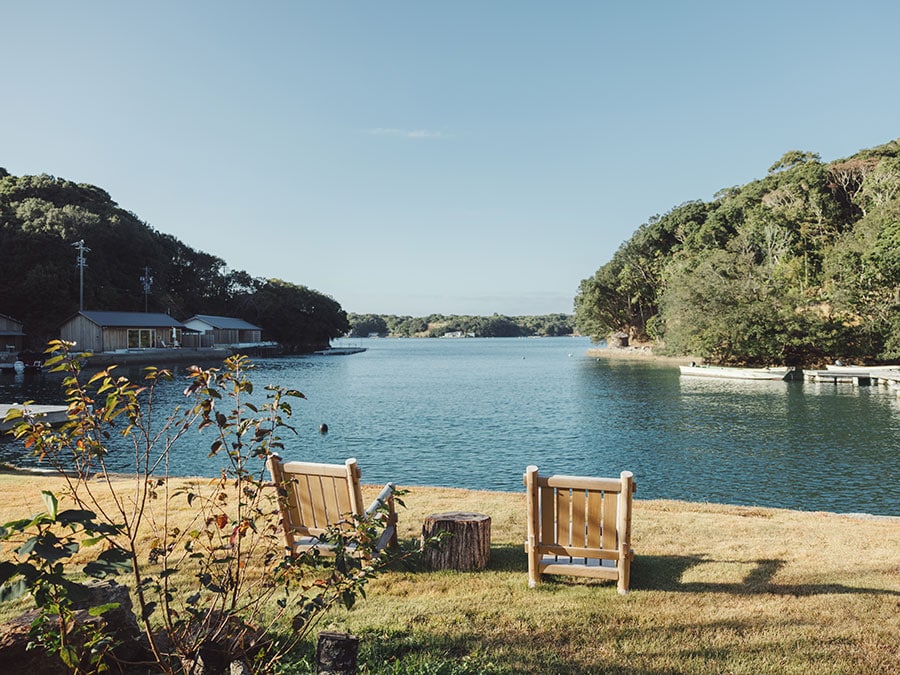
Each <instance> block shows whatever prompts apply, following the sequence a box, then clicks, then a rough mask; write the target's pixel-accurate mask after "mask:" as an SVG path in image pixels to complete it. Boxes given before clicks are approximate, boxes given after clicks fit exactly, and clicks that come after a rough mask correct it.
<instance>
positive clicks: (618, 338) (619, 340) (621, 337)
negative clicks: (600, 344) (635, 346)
mask: <svg viewBox="0 0 900 675" xmlns="http://www.w3.org/2000/svg"><path fill="white" fill-rule="evenodd" d="M609 346H610V347H619V348H624V347H627V346H628V333H623V332H622V331H619V332H618V333H613V334H612V335H611V336H610V338H609Z"/></svg>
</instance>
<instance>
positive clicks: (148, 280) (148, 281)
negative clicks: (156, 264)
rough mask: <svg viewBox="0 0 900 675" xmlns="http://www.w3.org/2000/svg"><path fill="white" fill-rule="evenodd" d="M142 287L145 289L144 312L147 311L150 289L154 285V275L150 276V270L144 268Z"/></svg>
mask: <svg viewBox="0 0 900 675" xmlns="http://www.w3.org/2000/svg"><path fill="white" fill-rule="evenodd" d="M141 285H142V286H143V287H144V312H146V311H147V296H148V295H150V287H151V286H152V285H153V275H152V274H150V268H149V267H145V268H144V274H143V276H141Z"/></svg>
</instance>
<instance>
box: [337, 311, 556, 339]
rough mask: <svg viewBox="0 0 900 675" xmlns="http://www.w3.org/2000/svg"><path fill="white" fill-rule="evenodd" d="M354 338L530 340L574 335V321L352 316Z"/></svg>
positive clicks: (549, 317) (544, 317)
mask: <svg viewBox="0 0 900 675" xmlns="http://www.w3.org/2000/svg"><path fill="white" fill-rule="evenodd" d="M348 318H349V321H350V325H351V326H352V329H351V333H350V334H351V336H353V337H368V336H369V335H372V334H377V335H379V336H381V337H385V336H387V335H391V336H395V337H443V336H444V335H460V336H468V337H530V336H534V335H541V336H554V335H572V333H573V332H574V318H573V317H572V316H570V315H567V314H546V315H542V316H516V317H509V316H501V315H499V314H494V315H493V316H457V315H451V316H445V315H443V314H431V315H429V316H424V317H413V316H396V315H393V314H390V315H378V314H352V313H351V314H350V315H349V317H348Z"/></svg>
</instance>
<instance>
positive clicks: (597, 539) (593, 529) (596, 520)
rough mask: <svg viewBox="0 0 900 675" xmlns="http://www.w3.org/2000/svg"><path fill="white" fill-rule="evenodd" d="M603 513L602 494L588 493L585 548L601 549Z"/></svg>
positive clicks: (595, 491) (594, 491) (593, 491)
mask: <svg viewBox="0 0 900 675" xmlns="http://www.w3.org/2000/svg"><path fill="white" fill-rule="evenodd" d="M602 513H603V493H602V492H598V491H597V490H591V491H590V492H588V532H587V547H588V548H601V543H602V542H601V535H602V532H603V525H602V522H603V521H602V520H601V517H602Z"/></svg>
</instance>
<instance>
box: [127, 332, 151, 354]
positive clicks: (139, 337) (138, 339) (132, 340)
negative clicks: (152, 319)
mask: <svg viewBox="0 0 900 675" xmlns="http://www.w3.org/2000/svg"><path fill="white" fill-rule="evenodd" d="M155 339H156V331H155V330H154V329H152V328H129V329H128V348H129V349H143V348H147V347H152V346H153V341H154V340H155Z"/></svg>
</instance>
